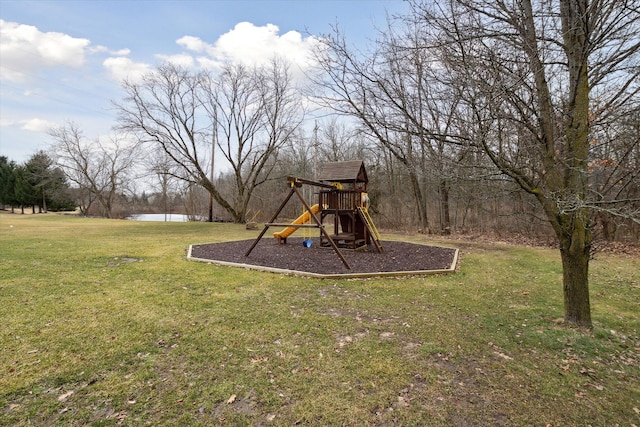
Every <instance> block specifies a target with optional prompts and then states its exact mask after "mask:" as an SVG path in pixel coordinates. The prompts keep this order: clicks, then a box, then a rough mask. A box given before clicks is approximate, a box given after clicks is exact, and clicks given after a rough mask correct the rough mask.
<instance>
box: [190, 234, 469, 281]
mask: <svg viewBox="0 0 640 427" xmlns="http://www.w3.org/2000/svg"><path fill="white" fill-rule="evenodd" d="M252 241H253V240H247V242H249V244H250V243H251V242H252ZM224 243H225V242H216V243H201V244H191V245H189V248H188V251H187V260H190V261H197V262H205V263H208V264H214V265H220V266H227V267H236V268H244V269H247V270H256V271H264V272H269V273H276V274H284V275H294V276H301V277H310V278H317V279H365V278H371V277H402V276H420V275H431V274H446V273H453V272H455V270H456V266H457V265H458V257H459V250H458V249H457V248H444V247H440V246H435V245H423V244H420V243H413V242H403V243H406V244H410V245H418V246H430V247H432V248H442V249H446V250H448V251H451V250H453V256H452V260H451V264H450V265H449V267H447V268H440V269H432V270H428V269H424V270H423V269H421V270H410V271H401V270H398V271H377V272H357V273H329V274H321V273H314V272H310V271H303V270H293V269H288V268H278V267H269V266H264V265H258V264H251V263H242V262H233V261H224V260H219V259H213V258H201V257H196V256H193V255H192V252H193V248H194V247H198V246H204V245H218V244H221V245H223V244H224ZM228 243H231V242H228ZM384 244H385V242H384V241H383V242H382V245H383V247H384ZM247 247H248V246H247ZM323 250H328V251H331V252H333V250H332V249H330V248H327V249H323ZM341 251H343V252H344V251H347V250H346V249H341ZM336 262H337V263H340V261H339V260H338V258H337V257H336Z"/></svg>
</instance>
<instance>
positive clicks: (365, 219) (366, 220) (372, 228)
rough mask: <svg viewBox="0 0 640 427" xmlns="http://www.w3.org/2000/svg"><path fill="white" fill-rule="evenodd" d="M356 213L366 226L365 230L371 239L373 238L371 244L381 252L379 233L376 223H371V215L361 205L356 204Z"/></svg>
mask: <svg viewBox="0 0 640 427" xmlns="http://www.w3.org/2000/svg"><path fill="white" fill-rule="evenodd" d="M358 213H359V214H360V217H361V218H362V222H364V225H365V226H366V227H367V230H369V234H371V240H373V244H374V245H375V246H376V249H378V252H383V249H382V244H381V243H380V240H381V239H380V233H379V232H378V229H377V228H376V225H375V224H374V223H373V219H372V218H371V215H369V211H368V210H367V208H365V207H363V206H358Z"/></svg>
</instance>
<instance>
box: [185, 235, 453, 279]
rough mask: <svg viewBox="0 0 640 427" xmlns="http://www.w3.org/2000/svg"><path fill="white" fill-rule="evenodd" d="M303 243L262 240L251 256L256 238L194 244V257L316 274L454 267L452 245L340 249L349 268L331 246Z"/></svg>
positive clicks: (387, 243)
mask: <svg viewBox="0 0 640 427" xmlns="http://www.w3.org/2000/svg"><path fill="white" fill-rule="evenodd" d="M302 242H303V239H302V238H293V239H292V238H290V239H288V243H287V244H278V243H277V242H276V241H275V240H274V239H262V240H260V242H258V244H257V246H256V247H255V248H254V249H253V251H252V252H251V254H249V256H248V257H245V256H244V254H245V253H246V251H247V250H248V249H249V248H250V247H251V244H252V243H253V240H241V241H235V242H224V243H211V244H203V245H193V246H192V248H191V257H193V258H198V259H204V260H212V261H224V262H232V263H237V264H246V265H252V266H261V267H270V268H278V269H284V270H294V271H302V272H308V273H314V274H348V273H387V272H411V271H432V270H446V269H450V268H452V264H453V262H454V260H455V256H456V249H452V248H443V247H438V246H426V245H418V244H414V243H407V242H397V241H384V242H382V246H383V248H384V251H383V252H381V253H379V252H378V251H377V250H376V248H375V247H374V246H369V247H367V248H366V249H364V250H359V251H353V250H349V249H341V253H342V255H343V256H344V258H345V259H346V260H347V262H348V263H349V265H350V266H351V270H349V269H347V268H346V267H345V266H344V264H343V263H342V261H341V260H340V259H339V258H338V256H337V254H336V253H335V252H334V251H333V249H332V248H331V247H321V246H320V245H318V244H317V242H314V243H315V244H312V245H311V247H309V248H307V247H304V246H303V245H302Z"/></svg>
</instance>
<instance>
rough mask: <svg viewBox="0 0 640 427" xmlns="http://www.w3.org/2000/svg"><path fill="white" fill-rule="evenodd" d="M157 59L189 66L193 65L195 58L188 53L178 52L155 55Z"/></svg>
mask: <svg viewBox="0 0 640 427" xmlns="http://www.w3.org/2000/svg"><path fill="white" fill-rule="evenodd" d="M157 57H158V58H159V59H161V60H162V61H163V62H171V63H172V64H175V65H180V66H182V67H186V68H191V67H193V65H194V63H195V60H194V59H193V56H191V55H189V54H188V53H179V54H177V55H157Z"/></svg>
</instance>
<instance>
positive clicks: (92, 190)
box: [49, 123, 137, 218]
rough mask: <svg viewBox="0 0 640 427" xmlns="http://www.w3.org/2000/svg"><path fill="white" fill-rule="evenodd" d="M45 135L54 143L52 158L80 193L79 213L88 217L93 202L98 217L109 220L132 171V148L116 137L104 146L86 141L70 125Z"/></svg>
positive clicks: (77, 128) (75, 127)
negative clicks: (99, 211)
mask: <svg viewBox="0 0 640 427" xmlns="http://www.w3.org/2000/svg"><path fill="white" fill-rule="evenodd" d="M49 135H50V136H51V137H53V139H54V141H55V142H54V145H53V147H52V149H51V151H52V158H54V159H55V160H56V162H57V164H58V165H59V166H60V168H61V169H62V170H63V171H64V173H65V175H66V176H67V179H69V181H71V182H72V183H73V184H75V185H76V186H77V188H78V190H79V192H80V194H79V197H78V199H79V200H78V203H79V204H80V209H81V212H82V213H83V214H84V215H86V214H88V212H89V209H90V208H91V205H92V204H93V203H94V202H95V201H97V202H98V204H99V205H100V207H101V211H102V215H103V216H105V217H107V218H112V216H113V208H114V202H115V200H116V198H117V196H118V195H119V194H121V193H123V192H124V191H125V190H126V189H127V185H128V182H129V181H130V180H129V179H128V178H129V177H130V174H131V173H132V172H133V169H134V167H135V161H136V158H137V156H136V150H137V147H136V145H135V144H130V143H127V142H125V141H123V140H122V139H121V138H119V137H117V136H114V137H111V139H110V141H109V142H108V143H105V142H101V141H100V140H98V139H96V140H93V141H90V140H87V139H85V137H84V136H83V134H82V131H81V130H80V128H79V127H78V126H77V125H75V124H73V123H68V124H67V125H65V126H61V127H59V128H56V129H52V130H51V131H50V132H49Z"/></svg>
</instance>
